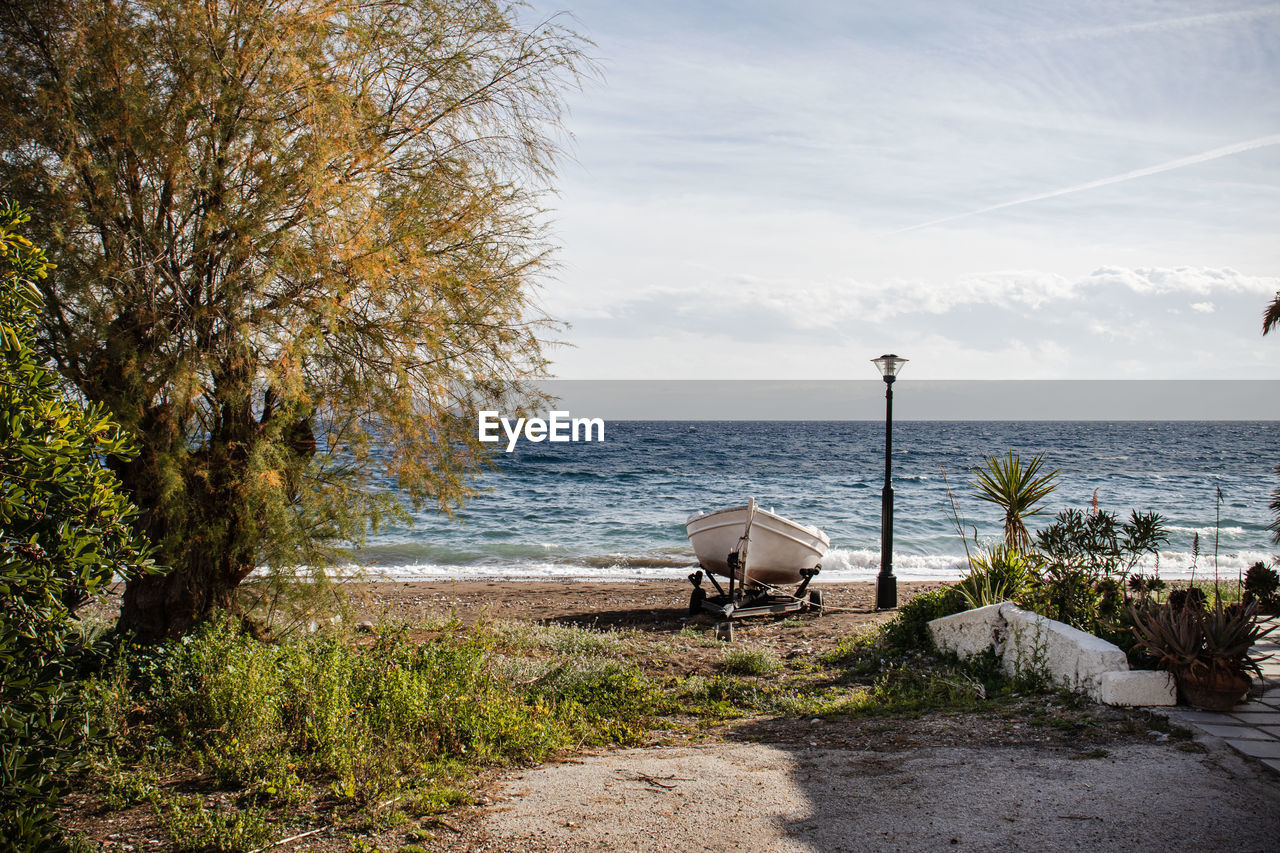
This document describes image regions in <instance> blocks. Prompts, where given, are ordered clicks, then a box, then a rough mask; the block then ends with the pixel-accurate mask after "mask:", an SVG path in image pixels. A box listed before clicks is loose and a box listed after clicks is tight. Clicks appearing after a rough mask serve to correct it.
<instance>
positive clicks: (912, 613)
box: [880, 586, 965, 651]
mask: <svg viewBox="0 0 1280 853" xmlns="http://www.w3.org/2000/svg"><path fill="white" fill-rule="evenodd" d="M964 609H965V602H964V596H963V595H962V594H961V593H960V590H958V589H956V588H955V587H954V586H940V587H938V588H937V589H931V590H928V591H926V592H922V593H920V594H919V595H917V596H916V597H915V598H912V599H910V600H909V601H907V602H906V603H905V604H903V605H902V606H901V607H899V608H898V612H897V614H896V615H895V616H894V617H893V618H892V619H890V620H889V621H888V622H886V623H885V625H884V627H883V628H882V629H881V634H880V637H881V641H882V642H883V643H884V644H885V645H886V646H888V647H889V648H891V649H897V650H903V651H905V650H909V649H923V650H931V649H933V638H932V637H930V636H929V628H928V624H929V623H930V622H932V621H933V620H934V619H941V618H942V617H943V616H950V615H951V614H953V613H959V612H960V611H962V610H964Z"/></svg>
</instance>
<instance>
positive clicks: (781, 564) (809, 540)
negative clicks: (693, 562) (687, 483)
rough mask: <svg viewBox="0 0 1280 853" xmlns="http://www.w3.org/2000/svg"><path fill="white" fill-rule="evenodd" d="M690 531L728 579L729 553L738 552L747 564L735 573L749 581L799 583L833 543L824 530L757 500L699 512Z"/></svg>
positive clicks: (701, 557)
mask: <svg viewBox="0 0 1280 853" xmlns="http://www.w3.org/2000/svg"><path fill="white" fill-rule="evenodd" d="M685 531H686V532H687V533H688V534H689V543H690V544H691V545H693V552H694V553H695V554H697V555H698V563H699V565H701V566H702V568H703V569H705V570H706V571H708V572H712V573H714V574H717V575H723V576H725V577H728V576H729V554H730V553H736V554H738V555H739V561H740V564H744V565H745V567H746V568H745V571H744V570H743V569H742V568H739V570H738V572H737V573H736V574H735V575H734V577H735V578H736V579H737V580H740V581H743V582H744V583H763V584H773V585H777V584H793V583H799V582H800V578H801V574H800V573H801V571H802V570H803V569H812V568H815V567H816V566H817V565H818V563H819V561H821V560H822V558H823V556H824V555H825V554H826V553H827V549H828V548H829V547H831V539H830V538H828V536H827V534H826V533H824V532H823V531H822V530H820V529H818V528H817V527H810V526H809V525H807V524H800V523H799V522H796V521H792V520H791V519H789V518H784V517H783V516H781V515H778V514H777V513H775V512H773V511H772V510H766V509H761V508H760V507H758V506H756V505H755V499H754V498H753V499H752V500H751V501H750V502H749V503H747V504H746V505H745V506H735V507H729V508H728V509H719V510H715V511H714V512H706V513H694V514H693V515H691V516H689V519H688V520H687V521H686V522H685Z"/></svg>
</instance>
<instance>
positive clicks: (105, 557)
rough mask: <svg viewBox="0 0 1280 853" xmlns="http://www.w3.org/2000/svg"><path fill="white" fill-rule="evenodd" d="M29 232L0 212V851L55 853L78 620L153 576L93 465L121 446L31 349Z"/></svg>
mask: <svg viewBox="0 0 1280 853" xmlns="http://www.w3.org/2000/svg"><path fill="white" fill-rule="evenodd" d="M28 219H29V216H28V214H27V213H26V212H25V211H23V210H21V209H20V208H18V207H17V206H15V205H13V204H8V203H6V204H4V205H3V206H0V601H2V602H3V606H0V707H2V708H3V709H4V712H3V714H0V790H3V792H4V793H3V799H0V838H4V839H5V840H6V841H7V842H8V843H10V844H12V845H14V846H15V847H18V848H23V849H32V850H35V849H43V848H44V847H46V846H51V845H55V844H57V843H60V842H58V840H57V839H58V833H57V830H56V828H55V827H54V825H53V823H52V818H51V816H50V812H49V811H48V807H49V805H50V804H51V803H52V801H53V799H54V797H55V796H56V794H57V792H58V789H59V785H60V782H59V774H60V773H63V772H65V771H66V770H68V769H70V768H72V767H74V766H76V765H77V764H78V761H77V753H78V748H79V746H80V743H81V740H80V739H81V738H82V737H83V735H84V734H85V730H86V725H87V721H86V720H85V719H84V718H83V717H82V716H79V715H78V714H76V713H75V709H74V703H73V702H72V701H71V698H72V696H71V694H72V691H73V686H74V677H75V671H76V668H77V666H78V660H79V658H80V656H81V655H82V653H83V644H82V642H81V640H82V638H81V635H80V634H79V632H77V631H76V625H75V617H76V612H77V610H78V609H79V608H80V607H81V606H83V605H84V604H85V603H86V602H87V601H88V600H90V599H91V598H96V597H98V596H100V595H101V594H102V593H103V592H104V590H105V587H106V586H107V584H109V583H111V581H112V577H113V576H114V575H117V574H119V575H122V576H124V577H134V576H137V574H138V573H140V572H142V571H144V570H145V569H146V568H147V567H148V565H149V563H148V561H147V558H146V550H145V548H144V546H143V544H142V542H141V540H140V539H139V538H138V537H137V535H136V534H135V533H134V531H133V528H132V527H131V525H130V521H131V519H132V517H133V515H134V509H133V507H132V505H130V503H129V501H128V500H127V499H126V498H125V497H124V495H123V494H122V493H121V491H120V488H119V484H118V483H117V482H116V479H115V477H113V476H112V475H111V473H110V472H109V471H107V470H106V469H105V468H104V467H103V466H102V464H101V460H102V459H103V458H104V457H112V456H114V457H117V458H124V457H127V456H128V455H129V454H130V452H131V450H130V447H129V444H128V442H127V440H126V438H125V436H124V435H123V434H122V433H121V431H120V429H119V428H118V427H117V426H116V424H115V423H114V422H113V421H112V420H111V418H110V417H108V416H107V414H106V413H105V412H104V410H103V409H102V407H101V406H89V407H87V408H85V407H82V406H80V405H79V404H78V403H76V402H74V401H72V400H69V399H68V398H67V397H65V396H64V395H63V394H62V392H61V390H60V387H59V380H58V377H57V375H56V374H55V373H53V372H52V371H51V370H49V369H48V368H47V367H45V366H44V364H43V362H42V360H41V359H40V357H39V356H38V355H37V354H36V352H35V350H34V349H33V344H32V341H33V339H34V337H35V334H36V317H37V313H38V312H39V310H40V304H41V295H40V292H39V290H38V289H37V288H36V285H35V281H36V280H38V279H43V278H45V276H46V275H47V270H48V269H49V268H50V264H49V263H48V261H47V260H46V259H45V256H44V253H43V252H42V251H41V250H39V249H37V248H35V247H34V246H32V244H31V243H30V241H28V240H27V239H26V238H25V237H24V236H23V235H22V234H21V233H20V229H21V226H22V225H23V224H24V223H26V222H27V221H28Z"/></svg>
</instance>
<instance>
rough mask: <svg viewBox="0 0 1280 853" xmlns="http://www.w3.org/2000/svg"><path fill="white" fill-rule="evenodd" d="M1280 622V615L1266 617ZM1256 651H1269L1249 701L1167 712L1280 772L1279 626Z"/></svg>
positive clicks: (1190, 727)
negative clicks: (1221, 708) (1219, 708)
mask: <svg viewBox="0 0 1280 853" xmlns="http://www.w3.org/2000/svg"><path fill="white" fill-rule="evenodd" d="M1266 622H1267V624H1271V625H1277V624H1280V618H1272V619H1268V620H1266ZM1253 649H1254V652H1255V654H1259V655H1261V654H1269V655H1271V657H1269V658H1268V659H1267V660H1264V661H1262V662H1261V663H1260V664H1259V666H1261V667H1262V679H1261V683H1260V684H1259V683H1255V684H1254V688H1253V690H1252V691H1250V697H1249V701H1248V702H1246V703H1245V704H1243V705H1237V706H1236V707H1234V708H1232V709H1231V710H1230V711H1223V712H1215V711H1192V710H1189V709H1186V708H1183V707H1178V708H1170V709H1168V710H1167V711H1165V712H1164V713H1165V714H1166V715H1167V716H1168V717H1169V720H1170V722H1173V723H1177V724H1178V725H1182V726H1186V727H1187V728H1189V729H1192V730H1193V731H1200V732H1203V733H1204V734H1207V735H1212V736H1213V737H1219V738H1222V739H1223V740H1225V741H1226V742H1227V743H1228V744H1230V745H1231V746H1232V747H1233V748H1234V749H1236V750H1237V751H1238V752H1241V753H1243V754H1244V755H1248V756H1250V757H1252V758H1256V759H1258V760H1259V761H1261V762H1262V763H1263V764H1265V765H1267V766H1268V767H1270V768H1271V769H1272V770H1275V771H1276V772H1277V773H1280V629H1277V630H1275V631H1273V632H1272V633H1271V636H1269V637H1267V638H1265V639H1264V640H1263V641H1262V642H1261V643H1258V644H1257V645H1256V646H1254V647H1253Z"/></svg>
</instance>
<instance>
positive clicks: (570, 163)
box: [532, 0, 1280, 382]
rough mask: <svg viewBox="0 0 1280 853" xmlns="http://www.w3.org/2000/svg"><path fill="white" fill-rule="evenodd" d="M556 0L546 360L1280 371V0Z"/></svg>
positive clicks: (718, 375) (1241, 375)
mask: <svg viewBox="0 0 1280 853" xmlns="http://www.w3.org/2000/svg"><path fill="white" fill-rule="evenodd" d="M557 11H565V12H568V13H570V14H571V15H572V16H573V20H572V21H571V24H572V26H573V27H574V28H575V29H577V30H578V31H579V32H581V33H582V34H583V35H585V36H587V37H588V38H590V39H591V40H592V41H593V42H594V45H595V46H594V47H593V48H592V49H591V50H590V53H591V55H592V56H593V57H594V58H595V59H596V61H597V62H598V63H599V65H600V68H601V73H600V74H599V76H598V77H597V78H596V79H592V80H589V81H587V82H586V83H585V85H584V86H583V88H582V90H581V91H579V92H573V93H571V94H570V96H569V110H570V111H569V114H568V115H567V117H566V120H565V126H566V129H567V130H568V131H569V132H570V133H571V134H572V135H573V139H572V141H571V142H570V144H569V156H568V157H567V158H566V159H565V160H564V161H563V162H562V164H561V168H560V172H559V177H558V179H557V184H556V189H557V193H558V194H557V195H556V196H554V197H551V198H549V199H548V200H547V204H548V206H549V208H551V216H552V234H553V239H554V241H555V243H556V244H558V245H559V246H560V249H559V252H558V254H557V258H558V262H559V267H558V269H557V270H556V271H555V273H554V275H553V276H552V277H551V278H549V279H547V280H546V281H545V283H544V286H543V288H542V290H541V291H540V295H539V298H540V300H541V303H542V305H543V307H544V308H545V309H546V311H547V312H548V313H549V314H551V315H552V316H553V317H555V318H557V319H560V320H564V321H567V322H568V323H569V324H570V325H569V327H568V328H567V329H565V330H564V331H562V332H561V333H560V334H559V335H558V337H559V339H561V340H562V341H564V342H565V343H564V345H557V346H555V347H553V348H552V349H551V350H550V351H549V355H550V356H551V358H552V373H553V374H554V375H555V376H557V377H559V378H565V379H677V378H694V379H746V378H765V379H806V380H831V379H866V378H872V379H874V378H875V376H876V375H877V374H876V373H875V367H874V366H873V365H872V364H871V363H870V361H869V360H870V359H871V358H874V357H876V356H878V355H880V354H881V353H885V352H895V353H897V354H898V355H901V356H905V357H906V358H908V359H910V362H909V363H908V364H907V365H906V367H905V368H904V370H903V372H902V375H901V379H900V382H905V381H907V380H910V379H913V378H915V379H927V380H947V379H979V380H992V379H1020V380H1022V379H1224V378H1236V379H1277V378H1280V335H1277V334H1276V333H1272V335H1271V336H1269V337H1267V338H1263V337H1262V336H1261V314H1262V310H1263V308H1264V307H1265V305H1266V304H1267V303H1268V302H1269V301H1270V299H1271V298H1272V297H1273V296H1274V294H1275V293H1276V291H1277V290H1280V240H1278V239H1277V237H1278V235H1277V226H1280V180H1278V179H1280V3H1275V2H1272V3H1261V2H1253V3H1250V2H1240V3H1224V2H1221V0H1217V2H1181V0H1168V1H1167V2H1165V1H1164V0H1162V2H1159V3H1155V2H1150V3H1146V2H1125V3H1116V2H1076V0H1057V2H1054V3H1044V4H1027V3H1023V2H1008V3H1002V2H986V3H971V2H965V0H951V2H945V3H942V2H922V0H892V2H880V0H867V1H866V2H864V1H863V0H857V2H853V1H852V0H844V2H836V0H788V2H762V1H761V0H735V2H719V0H715V1H714V2H697V0H685V2H679V0H658V1H657V2H650V1H649V0H645V2H636V0H553V2H549V3H548V2H543V0H537V2H535V3H534V5H533V9H532V14H534V15H550V14H553V13H555V12H557Z"/></svg>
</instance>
